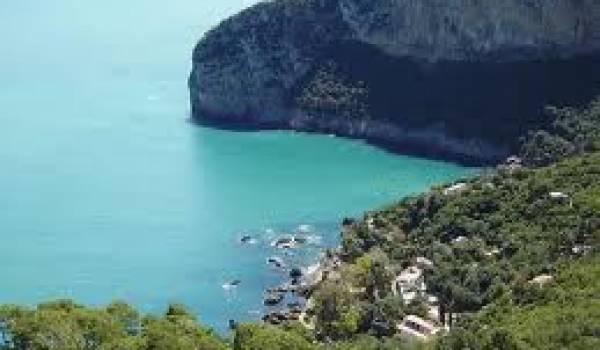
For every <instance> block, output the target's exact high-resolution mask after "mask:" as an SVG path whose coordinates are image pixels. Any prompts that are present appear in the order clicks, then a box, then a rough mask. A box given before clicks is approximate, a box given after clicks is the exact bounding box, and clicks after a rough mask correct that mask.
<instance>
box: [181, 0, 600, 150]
mask: <svg viewBox="0 0 600 350" xmlns="http://www.w3.org/2000/svg"><path fill="white" fill-rule="evenodd" d="M599 53H600V1H598V0H278V1H269V2H263V3H260V4H258V5H255V6H253V7H251V8H249V9H247V10H245V11H243V12H241V13H240V14H238V15H236V16H234V17H232V18H229V19H227V20H225V21H224V22H223V23H221V24H220V25H219V26H217V27H216V28H214V29H213V30H211V31H210V32H208V33H207V34H206V35H205V36H204V38H202V40H200V42H199V43H198V45H197V47H196V49H195V50H194V55H193V71H192V74H191V76H190V80H189V86H190V93H191V106H192V116H193V118H194V119H195V120H197V121H199V122H204V123H212V124H216V125H221V126H236V127H248V128H267V127H276V128H293V129H298V130H308V131H320V132H328V133H336V134H339V135H343V136H351V137H359V138H365V139H368V140H370V141H374V142H378V143H381V144H385V145H389V146H393V147H395V148H399V149H401V150H403V151H417V152H428V153H431V154H434V155H438V156H444V157H453V158H460V159H465V160H476V161H481V160H496V159H498V158H500V157H503V156H505V155H506V154H508V153H509V152H510V151H511V149H512V148H514V147H515V144H516V142H517V139H518V137H519V136H520V135H522V134H523V133H524V132H526V131H527V130H528V129H530V128H533V127H536V126H538V125H539V124H540V123H543V118H541V117H540V115H541V111H542V108H543V106H545V105H547V104H567V103H568V104H577V103H582V102H587V100H589V99H591V98H592V96H594V95H595V94H598V93H600V55H599Z"/></svg>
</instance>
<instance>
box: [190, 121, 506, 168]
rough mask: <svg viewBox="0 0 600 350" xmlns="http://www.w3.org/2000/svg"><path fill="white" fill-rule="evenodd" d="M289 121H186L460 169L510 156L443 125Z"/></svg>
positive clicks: (491, 162)
mask: <svg viewBox="0 0 600 350" xmlns="http://www.w3.org/2000/svg"><path fill="white" fill-rule="evenodd" d="M289 115H292V118H290V119H289V120H285V119H283V120H282V119H266V120H261V119H259V118H256V117H244V118H228V117H225V116H222V115H219V114H215V113H210V112H205V111H203V112H192V115H191V117H190V119H189V121H190V122H191V123H193V124H196V125H199V126H205V127H210V128H215V129H221V130H227V131H233V132H252V131H269V130H287V131H295V132H304V133H310V134H320V135H332V136H335V137H342V138H347V139H350V140H358V141H362V142H366V143H367V144H370V145H373V146H375V147H378V148H381V149H383V150H385V151H387V152H391V153H393V154H403V155H411V156H417V157H425V158H428V159H432V160H439V161H448V162H454V163H458V164H460V165H463V166H495V165H497V164H498V163H500V162H501V161H502V160H504V159H506V157H508V156H509V155H510V154H511V150H510V148H509V147H508V146H495V145H492V144H490V143H487V142H485V141H484V140H480V139H468V140H462V139H459V138H456V137H454V136H451V135H449V134H448V133H446V131H445V127H444V126H443V125H436V126H430V127H424V128H415V127H403V126H400V125H397V124H396V123H392V122H387V121H377V120H372V119H355V120H349V119H347V118H343V117H330V116H328V117H326V118H324V117H312V116H308V115H306V114H302V113H300V112H294V111H290V113H289Z"/></svg>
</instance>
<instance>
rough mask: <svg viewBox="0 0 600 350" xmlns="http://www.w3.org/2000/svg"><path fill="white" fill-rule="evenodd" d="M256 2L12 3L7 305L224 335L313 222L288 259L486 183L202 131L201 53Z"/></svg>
mask: <svg viewBox="0 0 600 350" xmlns="http://www.w3.org/2000/svg"><path fill="white" fill-rule="evenodd" d="M252 2H253V1H240V0H201V1H198V0H173V1H169V2H165V1H158V0H128V1H117V0H88V1H79V0H54V1H40V0H4V1H2V4H0V125H1V127H0V238H1V240H0V303H26V304H34V303H36V302H39V301H44V300H49V299H54V298H74V299H76V300H77V301H79V302H82V303H87V304H93V305H96V304H102V303H106V302H109V301H110V300H113V299H125V300H127V301H130V302H131V303H133V304H135V305H137V306H138V307H140V308H142V309H143V310H144V311H148V312H160V311H162V310H163V309H164V308H165V306H166V304H167V303H168V302H173V301H176V302H182V303H185V304H187V305H189V306H190V307H191V308H193V310H194V311H196V312H197V313H198V314H199V315H200V318H201V319H202V320H203V321H204V322H207V323H209V324H210V325H212V326H215V327H216V328H218V329H223V328H224V327H225V326H226V324H227V320H228V319H231V318H235V319H255V318H257V317H258V316H259V315H258V313H259V312H260V310H261V308H262V306H261V303H262V299H261V295H262V289H263V288H264V287H266V286H269V285H273V284H275V283H277V282H278V281H281V280H282V278H283V277H284V274H283V273H281V272H279V271H276V270H273V269H271V268H269V266H267V264H266V263H265V260H266V258H267V257H269V256H272V255H281V252H277V251H275V249H274V248H272V247H271V246H270V245H269V242H270V241H271V240H272V239H274V238H275V237H277V235H279V234H280V233H282V232H293V231H294V230H298V227H299V226H300V225H310V227H303V228H304V229H306V230H309V231H310V233H309V234H310V236H311V238H312V240H311V242H310V244H309V246H308V247H307V248H305V249H301V250H297V251H294V252H293V255H292V256H287V255H283V258H284V259H286V260H287V261H288V262H289V264H290V265H292V264H294V265H298V264H308V263H310V262H312V261H314V260H315V259H316V258H317V256H318V253H319V252H320V251H322V249H323V247H327V246H333V245H335V244H336V243H337V241H338V237H339V228H338V223H339V222H340V219H341V218H342V217H344V216H356V215H360V213H361V212H362V211H364V210H367V209H374V208H377V207H379V206H381V205H384V204H386V203H388V202H391V201H393V200H396V199H398V198H400V197H402V196H404V195H406V194H409V193H414V192H418V191H422V190H424V189H426V188H427V187H428V186H430V185H431V184H434V183H439V182H443V181H447V180H451V179H454V178H457V177H460V176H462V175H465V174H468V173H472V172H474V171H475V170H474V169H467V168H463V167H460V166H457V165H453V164H448V163H442V162H437V161H430V160H424V159H418V158H413V157H407V156H399V155H393V154H390V153H387V152H385V151H382V150H380V149H378V148H374V147H371V146H368V145H365V144H363V143H361V142H358V141H349V140H343V139H339V138H333V137H328V136H324V135H321V136H318V135H306V134H298V133H293V132H277V131H269V132H245V133H242V132H228V131H221V130H212V129H207V128H202V127H198V126H195V125H192V124H191V123H190V122H189V121H188V113H189V107H188V95H187V88H186V79H187V74H188V72H189V70H190V56H191V52H192V48H193V46H194V44H195V42H196V40H197V39H198V38H199V37H200V36H201V35H202V33H203V32H204V31H206V30H207V29H209V28H210V27H211V26H213V25H215V24H217V23H218V22H219V21H220V20H221V19H224V18H225V17H226V16H228V15H230V14H232V13H234V12H236V11H239V10H240V9H242V8H243V7H244V6H248V5H250V4H251V3H252ZM245 234H250V235H252V236H253V237H256V239H257V242H256V244H254V245H242V244H240V243H239V240H240V238H241V237H242V236H243V235H245ZM231 279H240V280H241V281H242V283H241V285H240V286H239V287H238V288H235V289H230V290H226V289H224V288H223V287H222V285H223V284H224V283H226V282H227V281H229V280H231Z"/></svg>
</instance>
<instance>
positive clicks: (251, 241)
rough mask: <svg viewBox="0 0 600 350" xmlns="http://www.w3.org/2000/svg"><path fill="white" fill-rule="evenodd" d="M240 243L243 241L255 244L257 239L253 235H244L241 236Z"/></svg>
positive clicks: (243, 242)
mask: <svg viewBox="0 0 600 350" xmlns="http://www.w3.org/2000/svg"><path fill="white" fill-rule="evenodd" d="M240 243H242V244H255V243H256V240H255V239H254V238H252V236H250V235H243V236H242V238H240Z"/></svg>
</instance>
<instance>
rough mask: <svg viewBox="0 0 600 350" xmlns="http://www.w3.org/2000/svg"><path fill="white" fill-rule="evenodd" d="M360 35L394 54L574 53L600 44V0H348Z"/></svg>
mask: <svg viewBox="0 0 600 350" xmlns="http://www.w3.org/2000/svg"><path fill="white" fill-rule="evenodd" d="M340 8H341V9H342V13H343V16H344V20H345V21H346V22H347V23H348V24H349V27H350V28H351V29H352V31H353V32H354V34H355V35H356V37H357V38H358V39H359V40H360V41H363V42H367V43H370V44H373V45H375V46H377V47H379V48H381V49H382V50H383V51H385V52H386V53H388V54H390V55H393V56H411V57H418V58H421V59H424V60H428V61H437V60H482V59H490V60H503V61H507V60H522V59H535V58H540V57H548V56H553V57H571V56H573V55H575V54H581V53H588V52H592V51H594V50H595V49H597V48H598V47H599V46H600V2H599V1H597V0H381V1H372V0H341V1H340Z"/></svg>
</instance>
